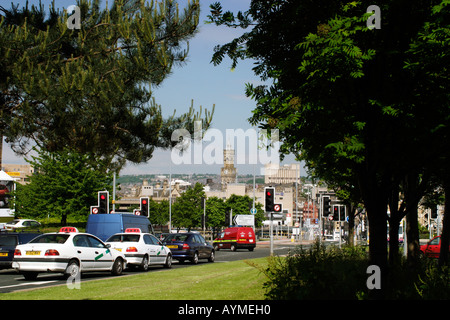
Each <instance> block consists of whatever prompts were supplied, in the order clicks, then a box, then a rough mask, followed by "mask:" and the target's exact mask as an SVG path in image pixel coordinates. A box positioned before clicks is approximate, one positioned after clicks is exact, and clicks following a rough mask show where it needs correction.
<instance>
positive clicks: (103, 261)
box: [87, 235, 114, 270]
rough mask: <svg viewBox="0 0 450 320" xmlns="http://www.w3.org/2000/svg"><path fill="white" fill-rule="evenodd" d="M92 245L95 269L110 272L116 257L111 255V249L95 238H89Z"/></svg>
mask: <svg viewBox="0 0 450 320" xmlns="http://www.w3.org/2000/svg"><path fill="white" fill-rule="evenodd" d="M87 237H88V239H89V243H90V247H91V248H90V249H91V250H93V252H94V261H93V269H96V270H105V269H106V270H109V269H111V268H112V265H113V263H114V257H113V255H112V253H111V249H110V248H108V247H107V246H106V245H105V244H104V243H103V242H101V241H100V240H98V239H97V238H95V237H93V236H89V235H88V236H87Z"/></svg>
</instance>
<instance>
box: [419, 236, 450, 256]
mask: <svg viewBox="0 0 450 320" xmlns="http://www.w3.org/2000/svg"><path fill="white" fill-rule="evenodd" d="M448 249H449V252H450V246H449V248H448ZM440 252H441V236H437V237H434V238H433V239H431V240H430V241H428V242H427V244H424V245H421V246H420V254H421V256H425V257H429V258H439V253H440Z"/></svg>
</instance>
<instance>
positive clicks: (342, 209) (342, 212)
mask: <svg viewBox="0 0 450 320" xmlns="http://www.w3.org/2000/svg"><path fill="white" fill-rule="evenodd" d="M339 221H345V206H339Z"/></svg>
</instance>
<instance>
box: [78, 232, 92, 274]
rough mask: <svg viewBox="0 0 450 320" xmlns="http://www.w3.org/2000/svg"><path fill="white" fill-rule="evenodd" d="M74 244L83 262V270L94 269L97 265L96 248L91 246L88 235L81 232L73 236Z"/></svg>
mask: <svg viewBox="0 0 450 320" xmlns="http://www.w3.org/2000/svg"><path fill="white" fill-rule="evenodd" d="M73 245H74V247H75V251H76V254H77V256H78V259H80V262H81V270H82V271H83V270H86V271H89V270H92V269H93V268H94V267H95V264H94V262H95V257H96V254H95V248H92V247H91V244H90V241H89V239H88V236H87V235H85V234H79V235H76V236H74V237H73Z"/></svg>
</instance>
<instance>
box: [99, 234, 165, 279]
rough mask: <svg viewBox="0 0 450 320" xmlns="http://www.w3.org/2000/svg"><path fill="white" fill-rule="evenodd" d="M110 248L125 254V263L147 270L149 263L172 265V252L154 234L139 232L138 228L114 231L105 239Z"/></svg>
mask: <svg viewBox="0 0 450 320" xmlns="http://www.w3.org/2000/svg"><path fill="white" fill-rule="evenodd" d="M106 243H107V244H109V245H111V249H116V250H117V251H119V252H122V253H124V254H125V258H126V259H127V265H128V266H129V267H130V266H136V267H139V268H140V269H141V270H144V271H147V270H148V267H149V266H150V265H163V266H164V267H166V268H170V267H172V253H171V251H170V249H169V248H167V247H166V246H164V245H163V244H162V243H161V242H160V241H159V240H158V239H157V238H156V237H155V236H153V235H151V234H149V233H141V229H139V228H128V229H126V230H125V233H116V234H114V235H112V236H111V237H109V239H108V240H106Z"/></svg>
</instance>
